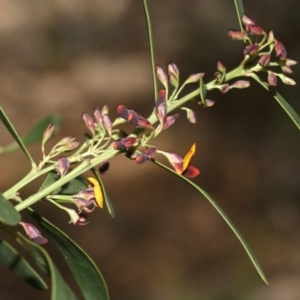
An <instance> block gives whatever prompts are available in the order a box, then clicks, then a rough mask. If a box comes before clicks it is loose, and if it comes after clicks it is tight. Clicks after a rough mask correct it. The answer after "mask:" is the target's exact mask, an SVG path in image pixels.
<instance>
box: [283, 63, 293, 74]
mask: <svg viewBox="0 0 300 300" xmlns="http://www.w3.org/2000/svg"><path fill="white" fill-rule="evenodd" d="M281 70H282V72H284V73H287V74H292V73H293V71H292V69H291V68H290V67H289V66H287V65H285V66H282V67H281Z"/></svg>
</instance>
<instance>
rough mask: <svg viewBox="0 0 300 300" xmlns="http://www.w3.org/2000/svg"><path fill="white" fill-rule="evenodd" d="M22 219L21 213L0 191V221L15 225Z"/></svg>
mask: <svg viewBox="0 0 300 300" xmlns="http://www.w3.org/2000/svg"><path fill="white" fill-rule="evenodd" d="M20 221H21V215H20V213H19V212H18V211H17V210H16V209H15V207H14V206H13V205H12V204H11V203H10V201H8V200H7V199H5V198H4V197H3V195H2V193H1V192H0V222H2V223H4V224H6V225H9V226H15V225H17V224H19V222H20Z"/></svg>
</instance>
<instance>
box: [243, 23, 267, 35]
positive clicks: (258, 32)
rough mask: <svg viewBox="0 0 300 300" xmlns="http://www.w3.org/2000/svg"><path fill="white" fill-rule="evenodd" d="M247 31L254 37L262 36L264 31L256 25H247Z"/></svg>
mask: <svg viewBox="0 0 300 300" xmlns="http://www.w3.org/2000/svg"><path fill="white" fill-rule="evenodd" d="M247 31H248V32H249V33H251V34H255V35H264V34H266V33H265V31H264V30H263V29H262V28H261V27H260V26H258V25H249V26H247Z"/></svg>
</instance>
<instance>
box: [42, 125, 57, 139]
mask: <svg viewBox="0 0 300 300" xmlns="http://www.w3.org/2000/svg"><path fill="white" fill-rule="evenodd" d="M53 131H54V125H53V124H49V125H48V127H47V128H46V130H45V131H44V135H43V144H44V143H46V141H47V140H48V139H50V137H51V136H52V133H53Z"/></svg>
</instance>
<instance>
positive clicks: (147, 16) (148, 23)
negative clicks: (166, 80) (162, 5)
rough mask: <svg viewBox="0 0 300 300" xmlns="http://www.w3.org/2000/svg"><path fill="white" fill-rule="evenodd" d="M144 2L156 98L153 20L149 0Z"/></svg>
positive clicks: (155, 95)
mask: <svg viewBox="0 0 300 300" xmlns="http://www.w3.org/2000/svg"><path fill="white" fill-rule="evenodd" d="M143 3H144V11H145V15H146V22H147V28H148V39H149V47H150V57H151V68H152V77H153V87H154V99H156V97H157V80H156V72H155V59H154V45H153V36H152V28H151V20H150V15H149V9H148V4H147V0H143Z"/></svg>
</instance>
